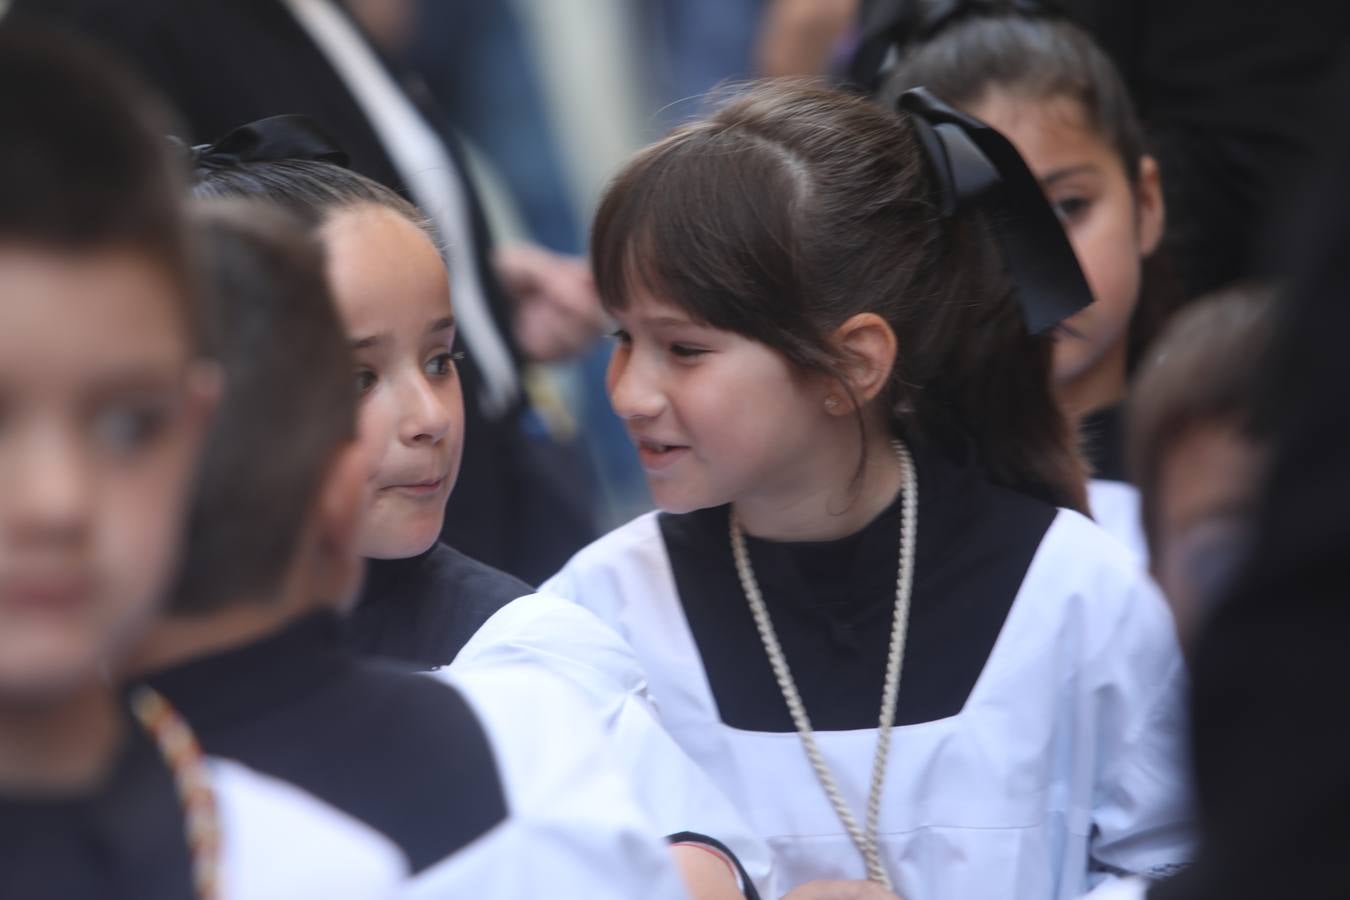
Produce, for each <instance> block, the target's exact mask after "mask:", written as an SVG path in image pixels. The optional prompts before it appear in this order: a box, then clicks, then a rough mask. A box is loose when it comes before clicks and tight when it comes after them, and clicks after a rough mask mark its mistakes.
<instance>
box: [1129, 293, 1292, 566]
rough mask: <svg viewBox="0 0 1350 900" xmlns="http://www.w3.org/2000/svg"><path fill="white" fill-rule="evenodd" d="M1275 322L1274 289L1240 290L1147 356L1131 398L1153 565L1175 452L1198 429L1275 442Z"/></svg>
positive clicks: (1214, 302) (1209, 300) (1218, 298)
mask: <svg viewBox="0 0 1350 900" xmlns="http://www.w3.org/2000/svg"><path fill="white" fill-rule="evenodd" d="M1274 318H1275V298H1274V296H1273V293H1272V292H1271V291H1270V289H1268V288H1264V287H1260V286H1257V285H1251V284H1244V285H1237V286H1234V287H1231V288H1228V289H1226V290H1223V291H1219V292H1218V293H1215V294H1211V295H1209V296H1208V297H1204V298H1201V299H1200V300H1197V301H1196V302H1195V303H1193V304H1191V306H1189V307H1188V308H1187V309H1185V310H1184V311H1182V312H1180V313H1178V314H1177V316H1176V318H1175V319H1174V320H1173V322H1172V324H1171V325H1170V326H1169V327H1168V329H1167V331H1165V332H1164V333H1163V335H1162V337H1160V338H1159V339H1158V341H1157V342H1156V343H1155V344H1154V346H1153V347H1151V348H1150V349H1149V352H1148V355H1147V357H1146V358H1145V360H1144V362H1143V365H1142V367H1141V368H1140V372H1139V377H1138V378H1137V379H1136V381H1135V385H1134V389H1133V391H1132V394H1131V397H1130V405H1129V440H1128V448H1127V450H1128V455H1129V466H1130V476H1131V478H1132V479H1133V480H1134V483H1135V484H1137V485H1138V486H1139V492H1140V495H1141V498H1142V518H1143V522H1144V532H1145V534H1146V535H1148V540H1149V544H1150V549H1151V550H1152V551H1153V552H1154V555H1155V557H1156V554H1157V549H1158V548H1157V547H1156V546H1154V544H1155V541H1156V537H1157V513H1158V499H1159V498H1158V492H1159V490H1160V485H1159V478H1160V475H1161V469H1162V464H1163V459H1164V458H1165V457H1166V455H1167V452H1168V449H1169V448H1170V447H1171V446H1172V444H1173V443H1175V442H1176V441H1177V440H1178V439H1179V438H1181V437H1182V436H1183V435H1184V434H1185V433H1186V431H1187V429H1189V428H1192V427H1194V426H1197V425H1226V426H1230V427H1232V428H1233V429H1235V430H1236V431H1237V432H1238V433H1240V434H1242V435H1243V436H1244V437H1246V438H1248V439H1250V440H1252V441H1254V442H1261V441H1264V440H1267V439H1268V438H1269V437H1270V436H1271V433H1272V429H1271V427H1270V425H1269V423H1268V422H1266V421H1265V418H1264V417H1263V416H1262V415H1261V414H1260V411H1259V409H1258V400H1259V398H1260V397H1261V395H1262V389H1261V388H1262V385H1261V381H1262V379H1263V378H1264V377H1265V373H1266V372H1268V371H1269V369H1268V366H1266V365H1263V364H1262V363H1263V362H1264V361H1265V359H1266V358H1267V356H1268V354H1269V352H1270V346H1271V343H1272V340H1273V338H1274V334H1275V320H1274Z"/></svg>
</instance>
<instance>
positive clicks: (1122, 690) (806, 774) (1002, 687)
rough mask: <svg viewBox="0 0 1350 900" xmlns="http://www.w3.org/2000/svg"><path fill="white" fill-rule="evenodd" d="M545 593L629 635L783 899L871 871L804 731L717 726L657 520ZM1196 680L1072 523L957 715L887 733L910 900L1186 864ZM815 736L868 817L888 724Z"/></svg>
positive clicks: (1053, 544)
mask: <svg viewBox="0 0 1350 900" xmlns="http://www.w3.org/2000/svg"><path fill="white" fill-rule="evenodd" d="M921 471H922V469H921ZM921 490H922V482H921ZM930 496H931V495H930ZM920 540H921V541H922V538H920ZM542 590H544V591H546V592H550V593H555V594H559V595H561V596H564V597H567V598H570V599H572V600H575V601H576V602H578V603H580V604H582V605H584V606H586V607H587V608H589V609H591V610H592V611H594V612H595V613H596V614H598V615H599V616H600V617H601V618H602V619H604V620H605V621H607V622H609V623H611V624H612V625H613V626H614V627H615V628H616V629H617V630H618V631H619V632H620V633H621V634H622V635H623V636H624V637H625V638H626V639H627V640H628V641H629V642H630V643H631V645H632V646H633V648H634V649H635V650H636V652H637V655H638V657H639V659H640V660H641V661H642V663H643V665H644V667H645V669H646V672H647V674H648V676H649V678H650V681H651V693H652V695H653V698H654V700H655V702H656V704H657V707H658V709H659V711H660V715H661V718H662V721H663V722H664V724H665V725H666V727H667V729H668V730H669V732H670V733H671V735H672V736H673V737H674V738H675V739H676V740H677V741H678V742H679V743H680V745H681V746H683V747H684V749H685V750H686V751H688V753H689V754H690V756H692V757H693V758H694V759H695V760H696V761H698V762H699V763H700V764H701V765H702V766H703V767H704V769H705V770H706V771H707V772H708V773H709V774H710V775H711V776H712V777H713V779H714V781H716V782H717V783H718V784H719V785H720V786H721V788H722V789H723V791H724V792H725V793H726V794H727V796H728V797H730V798H731V800H732V801H733V802H734V803H735V804H736V805H737V807H738V808H739V809H740V811H741V812H742V813H743V814H744V815H745V816H746V817H747V818H748V819H749V820H750V823H751V826H752V827H753V828H754V829H755V831H756V832H757V833H758V834H759V835H760V836H761V837H763V838H764V839H766V840H767V842H768V844H769V845H770V847H771V849H772V851H773V855H774V863H775V867H776V876H777V887H776V889H777V890H779V891H786V890H788V889H790V888H792V887H794V886H796V885H799V884H801V883H803V882H806V881H809V880H813V879H819V878H862V877H864V868H863V864H862V860H861V857H860V855H859V853H858V852H857V851H856V849H855V848H854V846H853V844H852V843H851V841H850V840H849V838H848V836H847V834H846V833H845V832H844V831H843V828H842V827H841V825H840V823H839V820H838V818H837V817H836V815H835V812H834V810H833V809H832V808H831V806H830V804H829V802H828V800H827V799H826V797H825V795H824V793H823V792H822V791H821V789H820V787H819V784H818V782H817V780H816V777H815V774H814V773H813V771H812V770H811V768H810V765H809V764H808V762H807V760H806V757H805V755H804V753H803V752H802V749H801V745H800V741H799V739H798V737H797V735H796V734H794V733H790V732H789V733H766V732H753V731H745V730H739V729H735V728H732V727H729V726H727V725H725V724H724V723H723V721H722V719H721V717H720V716H719V711H718V708H717V704H716V701H715V699H714V692H713V690H712V686H711V685H710V683H709V681H708V678H707V670H706V669H705V667H704V665H703V661H702V659H701V657H700V652H699V649H698V645H697V643H696V642H695V640H694V637H693V634H692V632H691V629H690V625H689V622H688V620H687V619H686V617H685V614H684V610H683V609H682V605H681V601H680V598H679V596H678V594H677V590H676V583H675V576H674V573H673V571H672V567H671V562H670V557H669V556H668V554H667V548H666V545H665V543H664V540H663V537H662V532H661V528H660V525H659V523H658V519H657V516H656V514H648V515H645V516H642V517H640V518H638V519H636V520H635V521H633V522H631V523H629V524H628V525H626V526H623V527H621V528H619V529H618V530H616V531H614V532H612V533H610V534H609V535H607V536H605V537H603V538H601V539H600V540H598V541H597V542H595V543H594V544H592V545H591V546H590V547H588V548H586V549H584V550H582V551H581V552H580V553H579V554H577V556H576V557H574V558H573V560H572V561H571V562H570V563H569V564H568V565H567V566H566V567H565V568H564V569H563V570H562V571H561V572H560V573H559V574H558V575H557V576H555V577H554V578H553V579H551V580H550V581H549V582H547V583H546V584H545V585H544V586H543V588H542ZM745 652H747V653H749V652H758V653H761V654H762V653H763V651H762V649H758V648H746V650H745ZM1183 688H1184V668H1183V663H1182V659H1181V655H1180V652H1179V650H1178V647H1177V644H1176V639H1175V637H1174V633H1173V626H1172V621H1171V617H1170V614H1169V612H1168V610H1167V608H1166V606H1165V605H1164V603H1163V601H1162V598H1161V597H1160V596H1159V595H1158V592H1157V591H1156V589H1155V588H1154V587H1153V586H1152V585H1151V583H1150V582H1149V581H1148V579H1147V577H1146V576H1145V575H1144V574H1143V572H1142V571H1141V569H1140V567H1139V566H1138V564H1137V563H1136V561H1135V560H1133V559H1131V558H1130V555H1129V553H1128V552H1127V551H1126V550H1124V548H1122V547H1121V546H1120V545H1119V544H1118V543H1117V542H1116V541H1114V540H1112V539H1111V538H1109V537H1108V536H1107V535H1105V534H1104V533H1103V532H1102V530H1101V529H1100V528H1099V527H1098V526H1097V525H1095V524H1094V523H1092V522H1091V521H1089V520H1088V519H1086V518H1084V517H1083V516H1080V515H1078V514H1077V513H1073V512H1068V511H1063V510H1061V511H1059V512H1058V514H1057V515H1055V516H1054V518H1053V521H1052V523H1051V524H1050V526H1049V528H1048V530H1047V531H1046V532H1045V534H1044V537H1043V538H1042V540H1041V542H1040V544H1039V546H1038V548H1037V549H1036V550H1035V555H1034V558H1033V559H1032V561H1031V564H1030V566H1029V568H1028V569H1027V571H1026V574H1025V577H1024V579H1023V581H1022V583H1021V586H1020V589H1019V590H1018V592H1017V595H1016V598H1015V599H1014V600H1013V602H1012V605H1011V607H1010V609H1009V611H1008V614H1007V617H1006V619H1005V620H1004V623H1003V626H1002V629H1001V631H1000V632H999V633H998V636H997V640H996V642H995V644H994V646H993V650H992V652H991V653H990V655H989V656H988V659H987V661H986V662H985V665H984V668H983V669H982V670H981V672H980V675H979V678H978V680H977V681H976V683H975V686H974V689H973V690H972V691H971V693H970V694H969V696H968V699H967V701H966V703H965V705H964V707H963V708H962V709H961V710H960V712H959V713H958V714H956V715H953V716H950V717H948V718H943V719H938V720H935V721H927V722H921V723H919V724H914V725H907V726H902V727H897V728H896V729H895V731H894V733H893V744H892V749H891V755H890V762H889V766H888V770H887V779H886V787H885V794H884V797H883V809H882V815H881V821H880V833H881V844H882V849H883V852H884V857H885V862H886V865H887V866H888V868H889V870H890V872H891V874H892V877H893V879H894V881H895V885H896V889H897V892H898V893H899V894H901V895H902V896H904V897H906V898H907V900H928V898H956V900H981V898H989V900H1020V898H1026V900H1047V898H1073V897H1078V896H1080V895H1081V894H1083V893H1085V892H1086V891H1088V890H1089V889H1091V888H1092V887H1094V886H1096V885H1097V884H1098V883H1100V882H1101V881H1102V880H1103V879H1104V878H1106V877H1109V876H1108V873H1144V874H1161V873H1164V872H1166V871H1169V870H1170V869H1171V868H1172V867H1175V866H1176V865H1178V864H1180V863H1183V862H1184V861H1185V860H1186V859H1188V857H1189V850H1190V847H1189V827H1188V822H1187V810H1188V808H1189V796H1188V790H1187V785H1186V783H1185V780H1184V778H1183V774H1182V773H1183V772H1184V771H1185V770H1186V764H1185V753H1184V746H1183V743H1184V742H1183V723H1182V706H1181V693H1182V691H1183ZM901 692H902V694H903V693H904V687H903V686H902V688H901ZM817 737H818V740H819V742H820V745H821V749H822V750H823V752H824V755H825V757H826V759H827V760H828V762H829V764H830V767H831V768H832V770H833V771H834V773H835V776H836V778H837V779H838V781H839V784H840V788H841V790H842V792H843V794H844V796H845V797H846V798H847V800H848V802H849V803H850V805H851V807H852V808H853V810H854V811H855V815H857V816H858V817H859V818H860V819H861V813H862V810H863V808H864V804H865V798H866V795H867V788H868V776H869V773H870V769H871V761H872V754H873V751H874V749H875V746H876V737H877V733H876V731H875V730H874V729H860V730H856V731H833V732H821V733H818V735H817Z"/></svg>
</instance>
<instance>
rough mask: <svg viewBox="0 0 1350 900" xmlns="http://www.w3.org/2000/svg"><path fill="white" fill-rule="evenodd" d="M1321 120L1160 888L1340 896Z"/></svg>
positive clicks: (1189, 892) (1328, 214)
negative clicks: (1253, 487)
mask: <svg viewBox="0 0 1350 900" xmlns="http://www.w3.org/2000/svg"><path fill="white" fill-rule="evenodd" d="M1344 76H1345V77H1344V78H1343V80H1342V82H1341V85H1342V88H1343V93H1342V94H1341V95H1340V96H1341V97H1342V98H1343V102H1342V103H1341V104H1340V105H1339V106H1338V108H1340V109H1345V108H1346V104H1347V103H1350V65H1347V66H1346V67H1345V71H1344ZM1329 131H1330V132H1331V133H1330V135H1329V138H1328V140H1327V144H1326V148H1325V150H1326V156H1325V160H1324V165H1323V166H1322V167H1320V168H1315V169H1314V170H1313V171H1314V172H1315V173H1316V174H1317V175H1318V176H1319V177H1317V178H1316V180H1314V181H1309V182H1308V184H1307V187H1308V189H1309V193H1310V194H1311V198H1310V199H1311V202H1309V203H1308V204H1307V205H1306V207H1305V208H1304V209H1302V210H1301V213H1302V215H1301V216H1300V217H1298V218H1297V219H1296V220H1294V221H1293V222H1292V223H1291V225H1292V227H1291V229H1290V234H1289V236H1288V237H1289V241H1288V243H1289V245H1290V246H1291V248H1292V250H1291V252H1290V254H1289V258H1290V259H1291V260H1293V261H1294V262H1295V263H1297V264H1298V265H1297V267H1295V268H1292V269H1291V271H1292V273H1293V274H1294V275H1295V276H1296V277H1295V280H1294V285H1295V287H1294V290H1293V291H1292V292H1291V293H1290V294H1289V298H1288V307H1287V316H1286V319H1285V321H1284V323H1283V328H1282V333H1281V335H1280V339H1279V345H1278V354H1277V359H1276V361H1275V365H1274V366H1273V367H1272V368H1271V370H1270V377H1269V378H1267V379H1265V382H1266V384H1267V386H1268V387H1267V391H1266V396H1265V397H1264V398H1263V400H1264V402H1265V405H1266V407H1267V409H1268V415H1269V416H1270V420H1269V421H1270V424H1271V425H1273V426H1274V429H1275V434H1276V443H1275V451H1274V457H1273V460H1272V467H1271V470H1270V477H1269V480H1268V482H1267V484H1266V486H1265V491H1264V497H1263V501H1262V507H1261V512H1260V515H1259V517H1258V522H1257V535H1256V541H1255V543H1254V548H1255V552H1254V554H1253V555H1252V557H1251V559H1250V560H1249V561H1248V565H1247V566H1246V568H1245V570H1244V571H1243V572H1242V573H1241V575H1240V576H1239V579H1238V583H1237V585H1236V587H1235V590H1234V592H1233V593H1232V595H1231V596H1230V597H1229V598H1227V599H1226V600H1225V601H1224V602H1222V603H1221V604H1220V605H1219V606H1218V607H1217V608H1216V610H1215V613H1214V615H1213V617H1212V618H1211V619H1210V621H1209V624H1208V626H1207V628H1206V629H1205V630H1204V631H1203V632H1202V633H1201V636H1200V639H1199V641H1198V643H1197V645H1196V650H1195V654H1194V657H1193V659H1192V694H1191V707H1192V709H1191V718H1192V731H1193V733H1194V736H1193V746H1194V755H1195V766H1196V793H1197V799H1198V803H1199V808H1200V820H1201V826H1202V837H1203V842H1202V847H1201V852H1200V854H1199V857H1198V859H1197V861H1196V863H1195V864H1194V865H1193V866H1192V867H1191V868H1190V869H1189V870H1187V871H1186V872H1185V873H1183V874H1182V875H1181V876H1179V877H1178V878H1177V879H1176V880H1175V881H1172V882H1168V883H1166V884H1164V885H1160V886H1158V887H1156V888H1155V889H1154V890H1153V891H1152V892H1150V897H1151V898H1157V900H1220V898H1222V900H1249V898H1250V900H1258V898H1261V900H1265V898H1270V897H1289V898H1294V897H1297V898H1299V900H1331V898H1337V900H1344V898H1347V897H1350V852H1348V851H1347V848H1350V766H1347V764H1346V761H1347V760H1350V726H1348V725H1347V719H1348V717H1350V653H1348V652H1347V650H1346V643H1347V635H1350V603H1347V602H1346V601H1347V586H1346V560H1347V559H1350V516H1347V514H1346V510H1347V508H1350V465H1347V459H1350V454H1348V452H1347V451H1350V405H1347V404H1346V402H1345V387H1346V385H1347V384H1350V353H1347V352H1346V347H1345V342H1346V335H1347V334H1350V303H1347V302H1346V298H1347V297H1350V253H1348V252H1347V249H1348V248H1350V205H1348V204H1347V203H1346V197H1350V167H1347V166H1346V162H1345V161H1346V159H1347V158H1350V123H1347V121H1346V119H1345V117H1344V116H1340V117H1338V118H1336V119H1335V121H1334V122H1332V123H1330V124H1329Z"/></svg>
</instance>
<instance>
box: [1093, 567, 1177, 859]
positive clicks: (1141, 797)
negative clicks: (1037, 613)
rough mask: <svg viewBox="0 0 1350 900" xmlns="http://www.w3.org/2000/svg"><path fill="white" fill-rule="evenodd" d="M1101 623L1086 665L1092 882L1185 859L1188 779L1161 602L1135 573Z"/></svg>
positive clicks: (1169, 625) (1173, 648)
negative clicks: (1092, 763)
mask: <svg viewBox="0 0 1350 900" xmlns="http://www.w3.org/2000/svg"><path fill="white" fill-rule="evenodd" d="M1119 610H1120V614H1119V615H1117V616H1115V617H1113V618H1114V621H1112V622H1110V623H1107V624H1108V627H1107V628H1106V629H1105V634H1104V636H1103V638H1102V642H1101V646H1109V648H1110V652H1098V653H1096V654H1095V658H1094V659H1088V660H1086V661H1085V665H1084V671H1085V673H1086V675H1087V677H1088V679H1089V680H1088V683H1087V685H1086V688H1087V695H1088V696H1087V699H1088V701H1089V702H1091V703H1092V704H1093V713H1092V715H1091V716H1090V717H1089V718H1088V721H1089V722H1090V723H1091V724H1092V726H1093V727H1094V728H1095V729H1096V746H1097V758H1098V759H1099V760H1103V761H1104V763H1103V765H1102V767H1101V769H1100V771H1099V772H1098V777H1097V784H1096V788H1095V790H1094V796H1093V814H1092V826H1093V835H1092V841H1091V857H1092V859H1091V863H1092V867H1093V873H1092V874H1093V877H1094V879H1095V880H1096V881H1097V883H1102V879H1103V878H1104V876H1112V875H1114V877H1119V875H1120V874H1121V873H1128V874H1132V875H1140V876H1145V877H1148V878H1160V877H1163V876H1166V875H1170V874H1172V873H1173V872H1175V871H1177V870H1178V869H1180V868H1182V867H1184V866H1185V865H1186V864H1187V863H1188V862H1189V861H1190V860H1191V858H1192V857H1193V854H1194V847H1193V843H1194V823H1193V821H1192V818H1191V810H1192V807H1193V803H1192V796H1191V785H1190V779H1189V777H1188V773H1189V772H1190V761H1189V754H1188V752H1187V749H1188V740H1187V728H1186V707H1185V693H1186V682H1187V678H1186V667H1185V663H1184V661H1183V659H1182V656H1181V650H1180V648H1179V646H1178V644H1177V638H1176V628H1175V626H1174V625H1173V622H1172V616H1171V612H1170V611H1169V610H1168V608H1167V606H1166V604H1165V602H1164V601H1163V599H1162V596H1161V595H1160V593H1159V592H1158V590H1157V588H1156V587H1155V586H1154V585H1153V583H1152V581H1151V580H1150V579H1149V578H1148V576H1147V575H1146V574H1144V573H1143V572H1142V571H1141V572H1138V573H1136V574H1135V575H1134V576H1133V577H1132V584H1130V586H1129V587H1128V589H1127V590H1126V591H1125V596H1124V598H1123V602H1122V603H1121V604H1120V605H1119Z"/></svg>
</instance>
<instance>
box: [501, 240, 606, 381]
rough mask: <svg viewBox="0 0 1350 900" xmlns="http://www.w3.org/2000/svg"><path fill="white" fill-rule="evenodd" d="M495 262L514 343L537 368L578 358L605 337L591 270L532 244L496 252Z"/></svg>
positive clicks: (578, 260) (577, 259)
mask: <svg viewBox="0 0 1350 900" xmlns="http://www.w3.org/2000/svg"><path fill="white" fill-rule="evenodd" d="M493 262H494V263H495V264H496V267H497V274H498V276H499V277H500V278H501V280H502V285H503V286H504V287H505V288H506V291H507V293H508V294H509V295H510V298H511V301H512V306H513V314H514V316H513V324H514V329H515V335H516V342H517V343H518V344H519V345H520V349H521V350H522V351H523V352H524V354H525V355H526V356H527V357H528V358H529V359H530V360H532V361H534V362H558V361H559V360H564V359H569V358H571V357H574V356H579V355H580V354H581V353H583V352H585V350H586V349H587V348H589V347H590V346H591V344H592V343H594V342H595V340H596V339H597V338H599V337H600V336H601V335H602V334H604V333H605V330H606V328H608V326H609V319H608V317H606V315H605V311H604V309H603V308H602V307H601V306H600V297H599V296H598V295H597V294H596V292H595V280H594V279H593V278H592V277H591V269H590V266H589V265H587V264H586V261H585V260H584V259H582V258H580V257H575V256H563V255H561V254H558V253H553V252H552V251H549V250H545V249H544V248H543V247H539V246H536V245H533V244H514V245H511V246H508V247H501V248H498V250H497V252H496V254H495V258H494V260H493Z"/></svg>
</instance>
